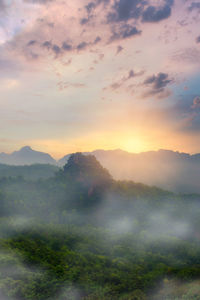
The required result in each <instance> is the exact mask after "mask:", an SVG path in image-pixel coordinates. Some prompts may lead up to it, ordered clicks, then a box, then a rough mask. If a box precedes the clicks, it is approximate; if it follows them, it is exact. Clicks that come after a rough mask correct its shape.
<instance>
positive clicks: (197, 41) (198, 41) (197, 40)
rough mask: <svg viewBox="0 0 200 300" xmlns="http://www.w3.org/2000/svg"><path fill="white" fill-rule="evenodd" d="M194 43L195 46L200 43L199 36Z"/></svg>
mask: <svg viewBox="0 0 200 300" xmlns="http://www.w3.org/2000/svg"><path fill="white" fill-rule="evenodd" d="M196 43H197V44H199V43H200V35H199V36H198V37H197V38H196Z"/></svg>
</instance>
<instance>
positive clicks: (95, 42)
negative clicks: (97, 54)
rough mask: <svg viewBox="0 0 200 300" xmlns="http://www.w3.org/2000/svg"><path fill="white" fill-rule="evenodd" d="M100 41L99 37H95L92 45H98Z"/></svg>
mask: <svg viewBox="0 0 200 300" xmlns="http://www.w3.org/2000/svg"><path fill="white" fill-rule="evenodd" d="M100 41H101V37H100V36H97V37H96V39H95V40H94V43H93V44H94V45H96V44H98V43H99V42H100Z"/></svg>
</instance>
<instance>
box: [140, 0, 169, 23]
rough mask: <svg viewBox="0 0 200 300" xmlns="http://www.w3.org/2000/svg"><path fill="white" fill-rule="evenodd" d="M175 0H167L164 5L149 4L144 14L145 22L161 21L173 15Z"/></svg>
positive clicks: (143, 19)
mask: <svg viewBox="0 0 200 300" xmlns="http://www.w3.org/2000/svg"><path fill="white" fill-rule="evenodd" d="M172 5H173V1H167V3H166V4H165V5H164V6H163V7H156V6H149V7H147V8H146V9H145V10H144V12H143V14H142V21H143V22H160V21H162V20H164V19H167V18H169V17H170V16H171V6H172Z"/></svg>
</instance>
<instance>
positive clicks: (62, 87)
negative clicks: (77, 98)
mask: <svg viewBox="0 0 200 300" xmlns="http://www.w3.org/2000/svg"><path fill="white" fill-rule="evenodd" d="M57 87H58V89H59V91H63V90H66V89H68V88H84V87H86V85H85V84H84V83H71V82H67V81H59V82H58V83H57Z"/></svg>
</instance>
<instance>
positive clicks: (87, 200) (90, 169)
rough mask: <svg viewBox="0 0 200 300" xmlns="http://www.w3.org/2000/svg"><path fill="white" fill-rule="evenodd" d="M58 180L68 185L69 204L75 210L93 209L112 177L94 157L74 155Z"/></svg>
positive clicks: (59, 174)
mask: <svg viewBox="0 0 200 300" xmlns="http://www.w3.org/2000/svg"><path fill="white" fill-rule="evenodd" d="M57 179H58V180H59V181H63V183H65V184H66V183H67V184H68V195H67V199H68V201H67V203H68V204H69V205H70V207H72V206H73V207H74V208H83V209H87V208H93V207H94V206H96V205H98V204H99V202H100V201H101V198H102V195H103V194H104V191H105V190H106V189H107V188H108V187H109V185H110V184H111V183H112V177H111V175H110V174H109V172H108V171H107V170H106V169H104V168H103V167H102V166H101V164H100V163H99V162H98V161H97V159H96V158H95V156H93V155H87V156H86V155H83V154H82V153H75V154H72V155H71V156H70V157H69V159H68V162H67V164H66V165H65V166H64V168H63V170H61V171H60V172H59V173H58V175H57Z"/></svg>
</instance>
